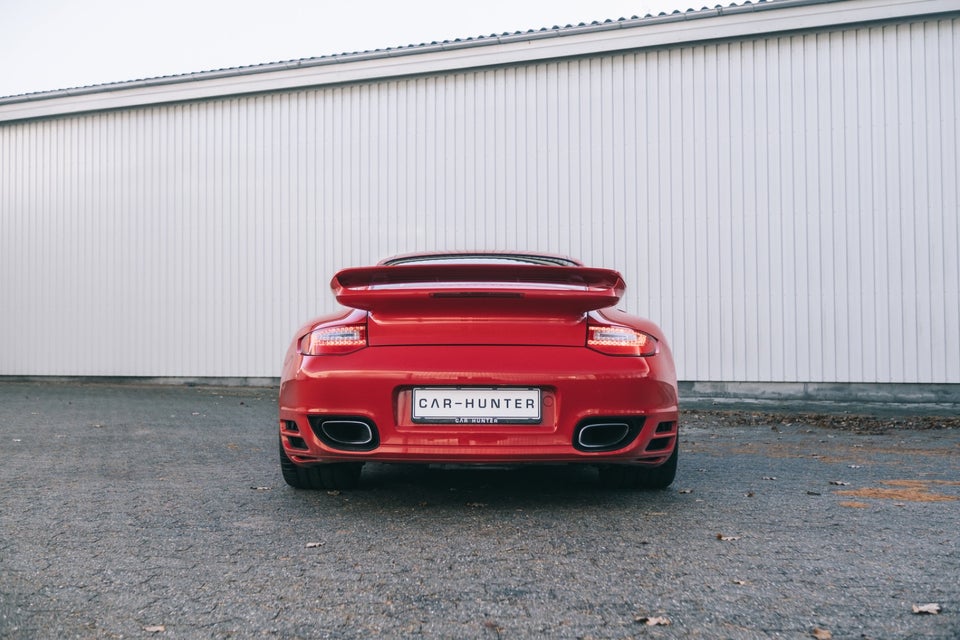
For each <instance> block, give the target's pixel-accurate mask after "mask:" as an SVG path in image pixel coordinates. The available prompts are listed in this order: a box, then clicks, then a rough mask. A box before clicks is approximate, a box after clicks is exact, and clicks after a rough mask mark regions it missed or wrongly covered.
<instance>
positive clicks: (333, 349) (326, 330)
mask: <svg viewBox="0 0 960 640" xmlns="http://www.w3.org/2000/svg"><path fill="white" fill-rule="evenodd" d="M366 346H367V326H366V325H363V324H351V325H346V326H342V327H323V328H321V329H314V330H313V331H311V332H310V333H308V334H307V335H305V336H303V337H302V338H300V345H299V347H300V353H301V354H303V355H305V356H327V355H343V354H345V353H352V352H354V351H359V350H360V349H363V348H364V347H366Z"/></svg>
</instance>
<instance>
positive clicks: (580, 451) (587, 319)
mask: <svg viewBox="0 0 960 640" xmlns="http://www.w3.org/2000/svg"><path fill="white" fill-rule="evenodd" d="M331 288H332V289H333V293H334V295H335V297H336V299H337V301H338V302H339V303H340V304H341V305H343V307H344V309H343V310H341V311H340V312H339V313H336V314H333V315H330V316H325V317H322V318H317V319H314V320H311V321H310V322H308V323H307V324H305V325H304V326H303V327H301V328H300V330H299V331H297V333H296V335H295V337H294V339H293V341H292V343H291V345H290V348H289V349H288V351H287V353H286V357H285V359H284V363H283V371H282V374H281V381H280V396H279V423H280V425H279V426H280V469H281V472H282V475H283V478H284V480H285V481H286V483H287V484H289V485H290V486H292V487H295V488H299V489H350V488H354V487H355V486H356V485H357V484H358V482H359V479H360V475H361V469H362V467H363V465H364V463H366V462H387V463H421V464H495V465H503V464H510V465H512V464H530V463H550V464H561V463H573V464H586V465H594V466H596V467H597V468H598V469H599V478H600V482H601V484H603V485H604V486H607V487H611V488H625V489H627V488H645V489H658V488H665V487H667V486H669V485H670V484H671V483H672V482H673V480H674V477H675V474H676V469H677V457H678V452H679V449H678V438H679V435H678V433H679V432H678V429H679V422H678V401H677V380H676V371H675V368H674V363H673V358H672V356H671V353H670V349H669V347H668V346H667V342H666V339H665V338H664V335H663V332H662V331H661V330H660V329H659V327H657V325H656V324H654V323H653V322H651V321H650V320H646V319H643V318H640V317H637V316H633V315H630V314H627V313H625V312H624V311H621V310H618V309H617V308H616V304H617V303H618V302H619V301H620V299H621V297H622V296H623V294H624V291H625V288H626V285H625V284H624V281H623V278H622V276H621V275H620V274H619V273H618V272H617V271H614V270H611V269H604V268H595V267H587V266H585V265H583V264H582V263H580V262H578V261H576V260H573V259H570V258H566V257H563V256H558V255H550V254H538V253H468V252H459V253H421V254H411V255H403V256H398V257H394V258H390V259H387V260H384V261H382V262H380V263H379V264H377V265H375V266H370V267H356V268H347V269H343V270H342V271H339V272H338V273H337V274H336V275H335V276H334V277H333V280H332V282H331Z"/></svg>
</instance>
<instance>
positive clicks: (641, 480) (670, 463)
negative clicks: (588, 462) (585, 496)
mask: <svg viewBox="0 0 960 640" xmlns="http://www.w3.org/2000/svg"><path fill="white" fill-rule="evenodd" d="M679 457H680V443H679V442H678V443H677V445H676V446H675V447H674V448H673V453H672V454H670V457H669V458H667V461H666V462H664V463H663V464H662V465H660V466H659V467H644V466H640V465H633V464H611V465H604V466H601V467H600V485H601V486H602V487H603V488H604V489H614V490H625V489H666V488H667V487H669V486H670V485H671V484H673V479H674V478H675V477H676V476H677V460H678V459H679Z"/></svg>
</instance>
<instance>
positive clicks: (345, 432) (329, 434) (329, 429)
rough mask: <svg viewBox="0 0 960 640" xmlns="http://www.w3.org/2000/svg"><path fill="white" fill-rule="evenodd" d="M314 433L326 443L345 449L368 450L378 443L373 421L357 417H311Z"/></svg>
mask: <svg viewBox="0 0 960 640" xmlns="http://www.w3.org/2000/svg"><path fill="white" fill-rule="evenodd" d="M311 422H312V423H313V424H312V426H313V430H314V433H316V434H317V437H318V438H320V440H322V441H323V442H324V443H325V444H326V445H328V446H330V447H333V448H334V449H341V450H345V451H370V450H372V449H376V448H377V446H378V445H379V444H380V439H379V437H378V434H377V428H376V427H375V426H374V425H373V423H371V422H369V421H367V420H364V419H359V418H323V419H312V420H311Z"/></svg>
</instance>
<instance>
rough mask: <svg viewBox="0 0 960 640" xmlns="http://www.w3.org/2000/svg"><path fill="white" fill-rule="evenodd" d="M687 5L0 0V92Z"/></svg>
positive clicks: (500, 0)
mask: <svg viewBox="0 0 960 640" xmlns="http://www.w3.org/2000/svg"><path fill="white" fill-rule="evenodd" d="M691 4H692V5H695V6H696V8H698V9H699V8H700V7H701V6H703V5H704V4H707V3H705V2H703V1H701V2H693V0H632V1H628V0H579V1H577V0H479V1H474V2H463V1H461V0H406V1H403V0H392V1H391V0H341V1H339V2H331V1H328V0H316V1H312V2H311V1H308V0H270V1H269V2H256V1H253V0H0V96H11V95H18V94H22V93H32V92H37V91H48V90H54V89H66V88H74V87H82V86H86V85H92V84H102V83H107V82H122V81H124V80H136V79H140V78H152V77H157V76H164V75H172V74H178V73H190V72H194V71H208V70H211V69H222V68H227V67H238V66H243V65H251V64H260V63H264V62H277V61H281V60H295V59H298V58H310V57H314V56H322V55H329V54H334V53H345V52H353V51H364V50H368V49H382V48H386V47H396V46H401V45H407V44H419V43H423V42H430V41H434V40H453V39H454V38H466V37H472V36H478V35H490V34H491V33H503V32H505V31H508V32H512V31H518V30H527V29H539V28H540V27H551V26H553V25H560V26H563V25H566V24H571V23H572V24H576V23H579V22H591V21H593V20H600V21H602V20H605V19H607V18H611V19H616V18H620V17H630V16H633V15H639V16H644V15H646V14H653V15H656V14H658V13H660V12H666V13H670V12H672V11H674V10H677V9H680V10H686V9H688V8H690V6H691ZM715 4H717V3H716V2H712V3H710V6H713V5H715ZM723 4H730V3H729V2H724V3H723Z"/></svg>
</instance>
